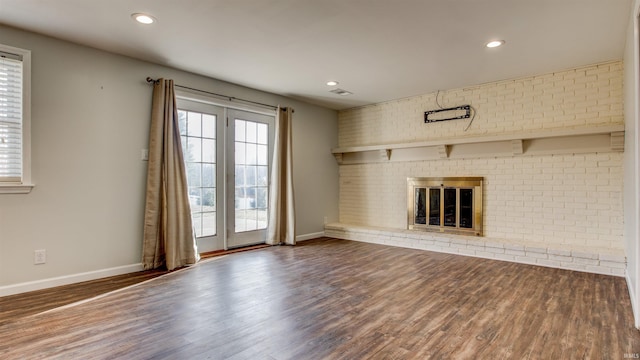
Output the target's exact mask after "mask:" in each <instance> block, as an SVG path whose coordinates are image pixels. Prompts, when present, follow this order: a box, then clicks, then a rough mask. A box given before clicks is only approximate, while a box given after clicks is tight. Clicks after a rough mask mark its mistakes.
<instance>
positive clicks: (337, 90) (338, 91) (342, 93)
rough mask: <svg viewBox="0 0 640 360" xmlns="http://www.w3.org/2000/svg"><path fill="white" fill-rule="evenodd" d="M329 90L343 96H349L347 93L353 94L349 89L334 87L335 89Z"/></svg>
mask: <svg viewBox="0 0 640 360" xmlns="http://www.w3.org/2000/svg"><path fill="white" fill-rule="evenodd" d="M329 92H332V93H334V94H338V95H342V96H347V95H351V94H353V93H352V92H349V91H347V90H342V89H333V90H329Z"/></svg>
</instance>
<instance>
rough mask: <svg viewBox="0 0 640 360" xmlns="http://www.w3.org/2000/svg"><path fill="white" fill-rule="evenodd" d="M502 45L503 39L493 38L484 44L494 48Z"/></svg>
mask: <svg viewBox="0 0 640 360" xmlns="http://www.w3.org/2000/svg"><path fill="white" fill-rule="evenodd" d="M501 45H504V40H493V41H489V42H488V43H487V45H485V46H486V47H488V48H495V47H498V46H501Z"/></svg>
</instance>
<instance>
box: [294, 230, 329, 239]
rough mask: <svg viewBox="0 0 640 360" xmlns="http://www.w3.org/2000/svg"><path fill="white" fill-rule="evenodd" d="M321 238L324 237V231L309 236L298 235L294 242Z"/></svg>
mask: <svg viewBox="0 0 640 360" xmlns="http://www.w3.org/2000/svg"><path fill="white" fill-rule="evenodd" d="M323 236H324V231H320V232H315V233H310V234H304V235H298V236H296V242H297V241H305V240H311V239H317V238H319V237H323Z"/></svg>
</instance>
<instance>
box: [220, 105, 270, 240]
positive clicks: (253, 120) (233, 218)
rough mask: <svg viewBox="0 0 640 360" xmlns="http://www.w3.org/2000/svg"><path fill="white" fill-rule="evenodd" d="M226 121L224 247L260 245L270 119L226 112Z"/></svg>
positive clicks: (266, 200)
mask: <svg viewBox="0 0 640 360" xmlns="http://www.w3.org/2000/svg"><path fill="white" fill-rule="evenodd" d="M227 120H228V126H227V129H228V130H227V134H228V135H227V139H229V142H228V145H227V154H228V155H227V165H228V169H233V172H232V173H231V172H229V175H228V179H229V181H228V184H229V186H228V189H229V191H228V192H227V216H228V217H227V226H228V228H227V246H228V247H230V248H232V247H238V246H246V245H251V244H258V243H264V242H265V240H266V229H267V224H268V218H267V208H268V206H269V174H270V162H271V154H272V152H273V146H272V144H273V127H274V126H273V124H274V118H273V117H270V116H266V115H261V114H256V113H249V112H243V111H238V110H229V111H228V114H227ZM232 188H233V190H232Z"/></svg>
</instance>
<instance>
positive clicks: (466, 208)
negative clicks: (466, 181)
mask: <svg viewBox="0 0 640 360" xmlns="http://www.w3.org/2000/svg"><path fill="white" fill-rule="evenodd" d="M460 227H461V228H466V229H471V228H473V189H460Z"/></svg>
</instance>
